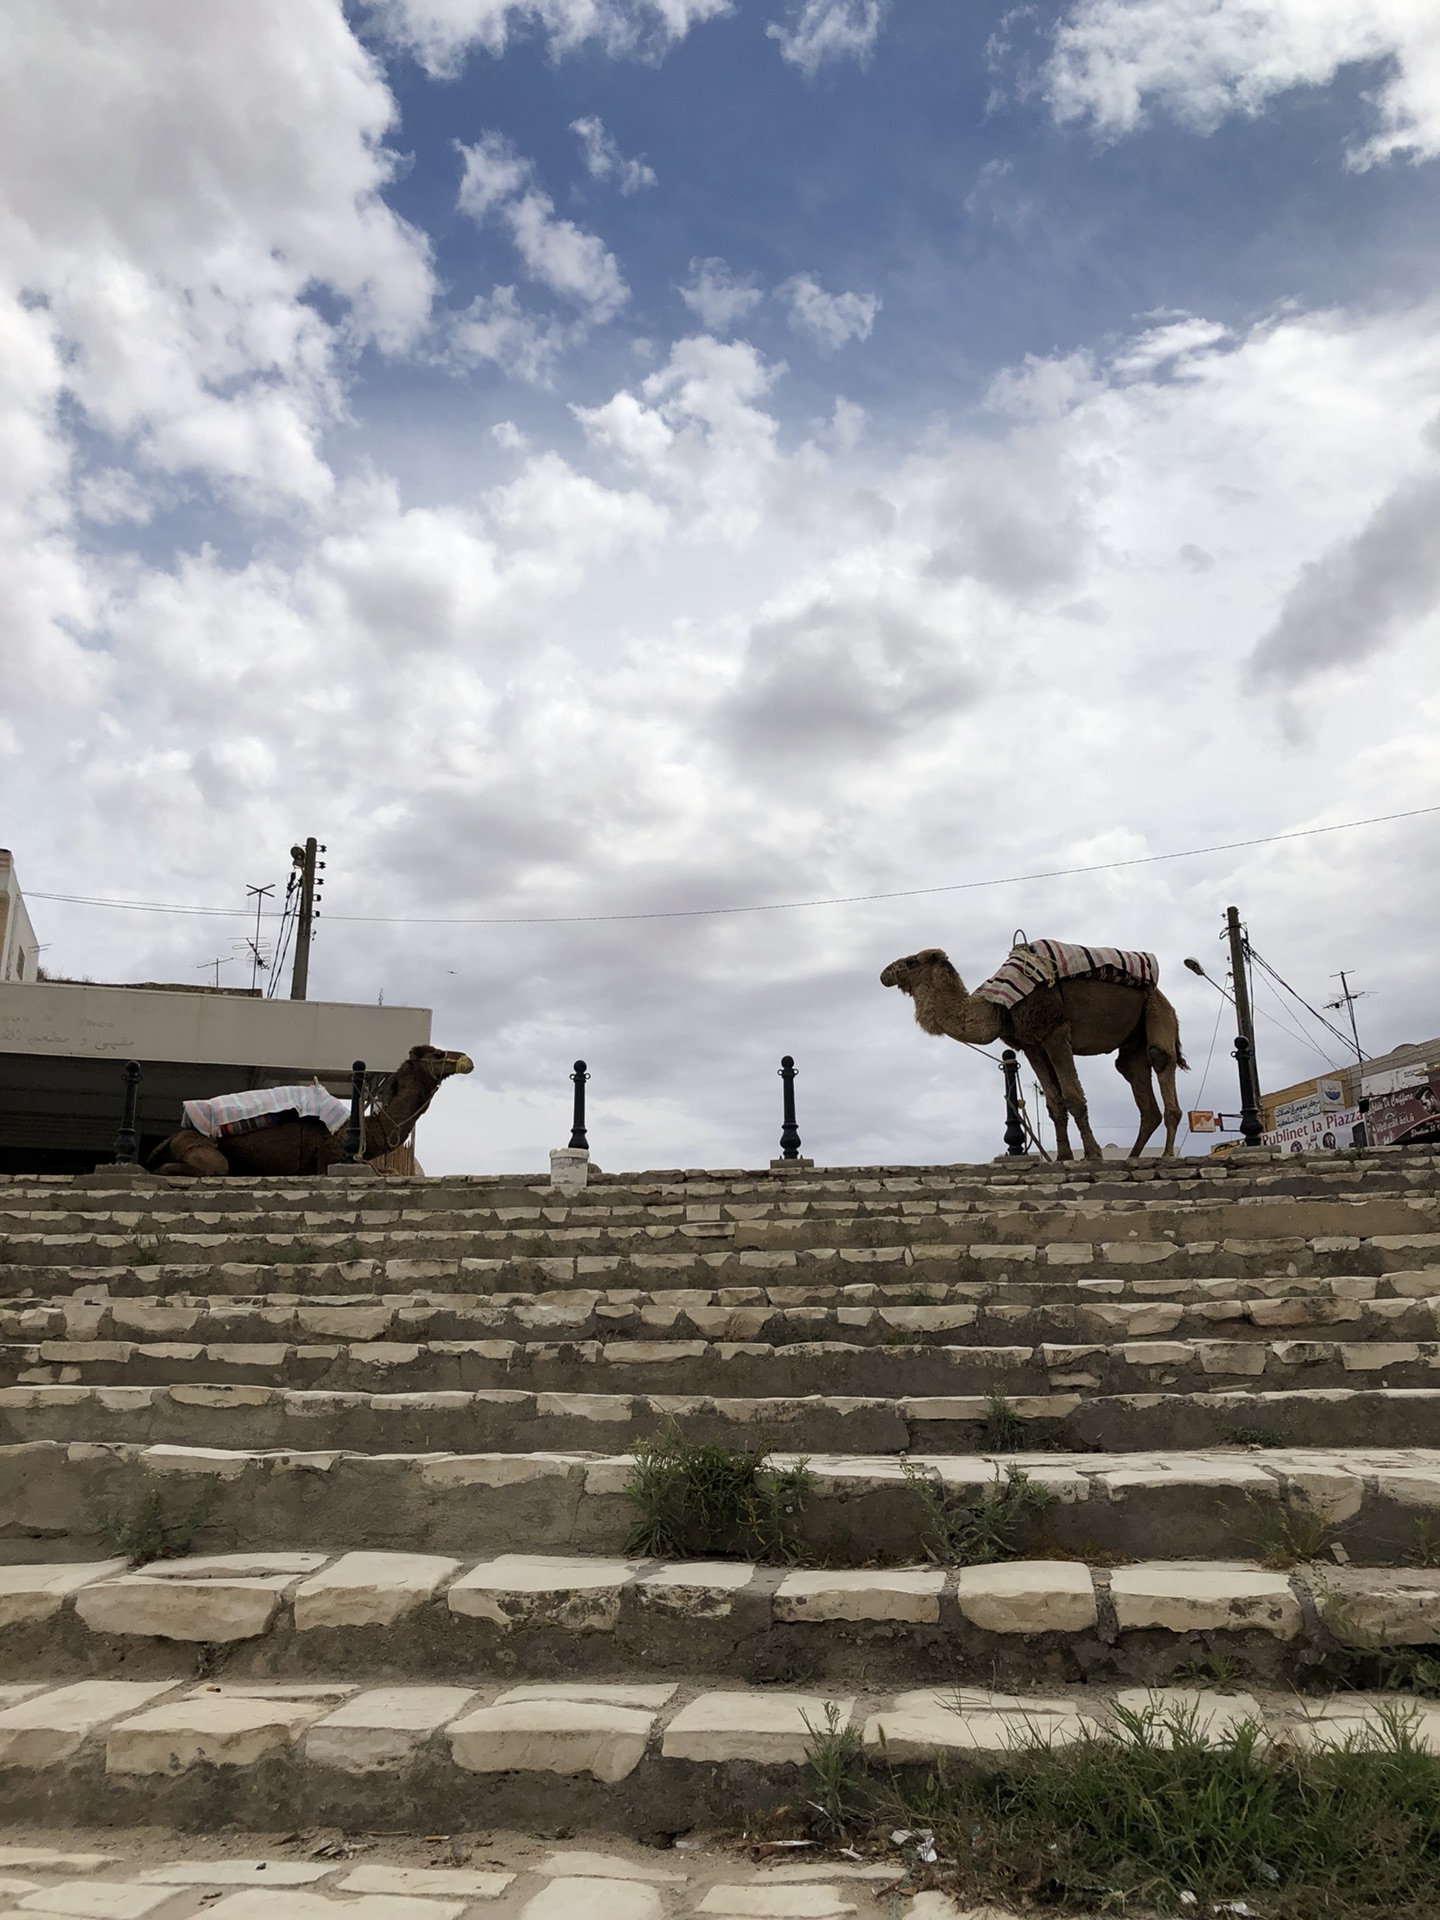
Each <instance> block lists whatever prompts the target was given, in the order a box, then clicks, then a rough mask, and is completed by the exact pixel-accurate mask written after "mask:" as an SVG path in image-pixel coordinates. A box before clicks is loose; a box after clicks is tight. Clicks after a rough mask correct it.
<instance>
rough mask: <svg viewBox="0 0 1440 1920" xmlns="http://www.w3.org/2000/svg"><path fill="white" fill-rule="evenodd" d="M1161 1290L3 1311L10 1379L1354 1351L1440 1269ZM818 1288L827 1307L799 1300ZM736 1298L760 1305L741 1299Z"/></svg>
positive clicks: (61, 1300)
mask: <svg viewBox="0 0 1440 1920" xmlns="http://www.w3.org/2000/svg"><path fill="white" fill-rule="evenodd" d="M1121 1284H1123V1283H1121ZM1141 1284H1142V1286H1143V1285H1144V1284H1145V1283H1143V1282H1142V1283H1141ZM1159 1285H1160V1287H1161V1288H1163V1289H1164V1291H1163V1292H1162V1293H1161V1294H1159V1295H1158V1296H1157V1295H1154V1294H1152V1295H1150V1296H1149V1297H1141V1298H1127V1297H1125V1296H1124V1295H1123V1294H1120V1293H1118V1292H1112V1291H1111V1283H1110V1282H1107V1281H1094V1280H1082V1281H1079V1282H1078V1283H1075V1284H1073V1285H1071V1286H1069V1287H1068V1288H1066V1289H1065V1293H1064V1297H1063V1298H1058V1299H1056V1298H1050V1299H1046V1298H1043V1297H1038V1296H1039V1293H1040V1290H1039V1289H1038V1288H1036V1289H1033V1290H1031V1289H1028V1288H1027V1286H1026V1283H1025V1282H1023V1281H1022V1282H1019V1283H1014V1282H1011V1283H1007V1285H1006V1287H1005V1289H1004V1291H1005V1294H1006V1296H1007V1297H1006V1298H1003V1299H997V1298H995V1297H994V1291H993V1290H992V1289H990V1288H983V1290H982V1286H977V1285H965V1284H964V1283H962V1284H960V1285H950V1286H947V1285H946V1284H945V1283H943V1282H938V1281H935V1282H930V1283H928V1284H926V1283H918V1284H912V1285H911V1286H909V1287H906V1286H903V1285H902V1286H894V1285H888V1284H884V1283H882V1284H879V1285H876V1284H873V1283H866V1282H860V1283H858V1284H852V1285H849V1286H845V1287H839V1288H835V1287H827V1288H824V1289H823V1290H820V1289H813V1288H786V1287H775V1288H765V1289H761V1288H754V1289H749V1288H747V1289H738V1288H715V1287H711V1288H697V1289H685V1288H672V1289H668V1290H663V1291H661V1292H658V1293H656V1292H641V1291H639V1290H638V1289H630V1288H624V1287H616V1288H607V1289H604V1290H601V1289H599V1288H576V1289H574V1290H572V1291H569V1292H564V1291H560V1290H556V1291H555V1292H552V1293H545V1294H534V1293H519V1294H491V1295H477V1296H474V1297H473V1298H471V1297H462V1296H456V1295H450V1296H446V1295H443V1294H442V1295H440V1296H438V1297H436V1298H431V1297H429V1296H425V1295H416V1294H407V1295H398V1296H395V1295H392V1296H388V1297H387V1296H384V1295H364V1294H350V1295H346V1296H340V1297H335V1296H332V1297H330V1298H329V1299H325V1300H313V1301H306V1302H303V1303H302V1302H301V1301H300V1300H299V1299H298V1298H297V1297H295V1296H293V1295H292V1296H289V1297H286V1298H284V1299H282V1300H280V1301H278V1302H277V1301H276V1300H274V1299H273V1298H271V1297H268V1296H260V1297H259V1298H256V1299H253V1300H246V1301H244V1302H239V1301H236V1300H234V1299H233V1298H227V1297H224V1296H221V1297H219V1298H218V1299H212V1298H211V1297H209V1296H205V1297H203V1298H200V1299H195V1298H194V1297H193V1296H191V1297H186V1296H180V1297H177V1296H176V1295H174V1294H169V1295H160V1294H152V1295H147V1296H145V1297H144V1298H142V1299H135V1300H133V1301H132V1300H131V1299H129V1298H127V1297H126V1296H124V1295H118V1296H116V1297H114V1298H111V1297H109V1295H108V1294H106V1293H98V1292H97V1291H96V1290H95V1289H94V1288H93V1287H89V1288H87V1287H85V1286H83V1285H82V1286H80V1287H79V1288H77V1289H76V1290H75V1292H74V1293H72V1294H71V1295H70V1296H69V1297H63V1296H61V1297H52V1298H51V1299H49V1300H48V1301H46V1302H45V1303H43V1304H41V1303H36V1304H35V1305H32V1306H22V1307H11V1308H8V1309H0V1359H3V1364H5V1365H9V1366H12V1367H14V1366H25V1367H34V1366H36V1365H39V1364H42V1361H43V1362H44V1363H47V1364H48V1363H49V1362H51V1361H53V1360H56V1359H57V1358H58V1360H59V1362H60V1364H70V1360H71V1356H68V1355H61V1356H56V1355H53V1354H48V1353H47V1354H44V1355H43V1356H42V1355H41V1354H39V1352H38V1348H39V1347H40V1346H41V1345H52V1344H53V1343H55V1342H72V1343H80V1344H83V1345H93V1344H94V1343H95V1342H97V1341H98V1342H102V1343H107V1342H117V1341H118V1342H129V1343H131V1344H139V1345H144V1344H147V1343H150V1344H153V1343H154V1342H156V1341H162V1342H169V1343H172V1344H173V1343H175V1342H182V1343H187V1344H191V1345H196V1344H199V1345H209V1344H211V1343H219V1344H221V1345H233V1344H235V1343H237V1342H238V1343H242V1344H261V1345H269V1344H273V1343H275V1342H277V1341H278V1342H280V1343H282V1344H285V1345H302V1346H313V1345H314V1344H315V1343H316V1342H317V1341H333V1340H336V1339H339V1340H344V1341H356V1340H359V1341H382V1342H384V1341H402V1342H409V1343H413V1342H416V1341H420V1342H426V1341H431V1340H451V1341H453V1340H476V1339H484V1340H517V1341H524V1340H527V1339H531V1338H533V1336H534V1335H535V1334H536V1333H544V1334H548V1335H550V1336H551V1337H552V1338H565V1339H578V1340H601V1339H613V1338H615V1337H617V1336H626V1337H630V1338H636V1339H645V1340H657V1339H658V1340H664V1339H681V1340H694V1339H702V1340H725V1341H763V1342H768V1343H769V1344H770V1345H772V1346H782V1345H787V1344H792V1343H794V1342H795V1341H805V1340H842V1341H845V1342H847V1343H849V1344H850V1345H858V1346H896V1345H914V1344H926V1343H930V1342H935V1341H940V1342H945V1341H947V1340H949V1339H951V1338H952V1337H953V1336H954V1335H955V1333H957V1332H958V1331H960V1330H962V1329H963V1330H965V1331H966V1332H967V1334H968V1335H969V1336H970V1337H973V1338H975V1339H976V1340H979V1341H982V1342H987V1343H988V1342H989V1341H1000V1342H1003V1343H1006V1344H1008V1343H1010V1342H1012V1341H1020V1340H1023V1341H1051V1340H1061V1341H1074V1340H1077V1339H1078V1340H1082V1341H1097V1340H1098V1341H1109V1342H1113V1341H1115V1340H1116V1339H1148V1338H1155V1337H1157V1336H1166V1335H1172V1334H1173V1335H1175V1336H1176V1337H1177V1338H1181V1339H1184V1338H1189V1337H1199V1338H1202V1339H1208V1338H1213V1337H1215V1336H1217V1335H1218V1336H1220V1337H1222V1338H1225V1339H1230V1340H1234V1339H1248V1338H1252V1337H1253V1338H1256V1339H1262V1338H1265V1337H1267V1336H1273V1334H1274V1332H1275V1330H1276V1329H1285V1330H1287V1331H1292V1330H1296V1329H1301V1328H1341V1329H1343V1337H1344V1338H1345V1339H1346V1340H1349V1341H1357V1340H1359V1341H1363V1340H1384V1341H1390V1340H1395V1339H1426V1338H1428V1337H1429V1336H1430V1335H1432V1334H1433V1333H1435V1332H1436V1331H1437V1328H1440V1267H1435V1268H1431V1269H1429V1270H1426V1269H1418V1270H1415V1271H1411V1272H1405V1273H1398V1274H1389V1275H1385V1276H1382V1277H1374V1276H1369V1275H1359V1274H1356V1275H1344V1276H1339V1277H1336V1278H1331V1279H1324V1280H1309V1281H1298V1280H1297V1281H1293V1282H1292V1281H1290V1280H1289V1279H1288V1277H1279V1278H1271V1279H1268V1280H1264V1281H1255V1280H1241V1281H1236V1282H1235V1283H1234V1284H1233V1290H1232V1287H1231V1286H1230V1285H1228V1284H1227V1283H1226V1282H1224V1281H1219V1280H1207V1281H1188V1282H1183V1283H1179V1285H1180V1287H1183V1293H1182V1292H1180V1290H1179V1287H1177V1286H1176V1285H1175V1283H1166V1282H1161V1283H1159ZM1422 1288H1423V1289H1425V1291H1423V1292H1422V1291H1420V1289H1422ZM817 1291H823V1292H824V1293H826V1294H827V1295H829V1296H830V1297H829V1298H827V1299H824V1300H817V1299H813V1298H812V1299H802V1300H800V1301H795V1300H793V1298H792V1297H791V1296H793V1295H794V1294H795V1293H801V1294H802V1295H803V1294H813V1293H815V1292H817ZM1052 1291H1058V1289H1052ZM737 1292H743V1293H747V1294H748V1293H754V1294H756V1295H758V1296H759V1298H758V1299H756V1300H753V1301H740V1300H736V1299H735V1298H734V1297H733V1296H734V1294H736V1293H737ZM1027 1292H1028V1293H1029V1297H1028V1298H1027V1297H1026V1295H1027ZM722 1295H724V1296H725V1297H724V1298H722V1297H721V1296H722ZM977 1295H978V1296H979V1297H976V1296H977ZM777 1296H778V1297H777ZM1017 1296H1018V1297H1017Z"/></svg>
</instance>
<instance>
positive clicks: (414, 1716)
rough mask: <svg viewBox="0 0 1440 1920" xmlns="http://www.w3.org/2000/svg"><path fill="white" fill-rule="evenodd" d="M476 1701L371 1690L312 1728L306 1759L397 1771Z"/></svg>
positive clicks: (467, 1691) (442, 1693)
mask: <svg viewBox="0 0 1440 1920" xmlns="http://www.w3.org/2000/svg"><path fill="white" fill-rule="evenodd" d="M474 1698H475V1692H474V1689H473V1688H471V1687H371V1688H368V1689H367V1690H366V1691H365V1692H363V1693H361V1694H359V1695H358V1696H357V1697H356V1698H355V1699H353V1700H347V1701H346V1702H345V1704H344V1705H343V1706H341V1707H337V1708H336V1710H335V1711H334V1712H333V1713H330V1714H327V1715H326V1716H325V1718H324V1719H323V1720H320V1721H317V1723H316V1724H315V1725H314V1726H313V1727H311V1729H310V1731H309V1733H308V1734H307V1735H306V1736H305V1757H306V1759H307V1760H311V1761H313V1762H314V1763H315V1765H316V1766H323V1767H335V1768H337V1769H338V1770H339V1771H340V1772H341V1773H355V1774H359V1773H385V1772H394V1771H396V1770H398V1769H399V1768H401V1767H405V1766H408V1765H409V1763H410V1761H411V1760H412V1759H413V1758H414V1757H415V1754H416V1753H417V1752H418V1751H419V1749H420V1748H421V1747H423V1746H424V1745H425V1743H426V1742H427V1741H428V1740H429V1739H430V1737H431V1736H432V1734H435V1733H437V1732H438V1731H439V1729H440V1728H441V1727H444V1726H448V1725H449V1723H450V1722H451V1721H452V1720H455V1719H458V1718H459V1716H460V1715H461V1714H462V1713H463V1712H464V1711H465V1709H466V1707H467V1706H469V1704H470V1703H471V1701H472V1700H473V1699H474ZM376 1891H382V1889H376Z"/></svg>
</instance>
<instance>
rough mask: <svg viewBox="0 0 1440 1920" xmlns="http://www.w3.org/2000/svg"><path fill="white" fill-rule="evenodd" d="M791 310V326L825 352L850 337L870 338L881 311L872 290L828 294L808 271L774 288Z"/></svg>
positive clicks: (838, 345) (841, 344)
mask: <svg viewBox="0 0 1440 1920" xmlns="http://www.w3.org/2000/svg"><path fill="white" fill-rule="evenodd" d="M775 291H776V293H777V294H778V295H779V297H780V298H781V299H782V300H783V301H784V302H785V304H786V305H787V306H788V307H789V309H790V325H791V327H792V328H793V329H794V331H795V332H796V333H803V334H806V335H808V337H809V338H810V339H811V340H813V341H814V342H815V344H816V346H818V347H820V348H821V349H822V350H823V351H824V352H826V353H834V352H835V351H836V350H837V349H838V348H840V347H843V346H844V345H845V344H846V342H847V341H850V340H868V339H869V338H870V330H871V328H872V327H873V326H874V325H875V316H876V314H877V313H878V312H879V311H880V301H879V299H878V298H877V297H876V296H875V295H874V294H873V293H826V291H825V289H824V288H823V287H822V286H821V285H820V282H819V281H818V280H817V279H816V278H815V277H814V275H813V274H809V273H797V274H796V275H795V277H794V278H793V279H791V280H787V281H786V282H785V283H784V285H783V286H779V287H777V288H776V289H775Z"/></svg>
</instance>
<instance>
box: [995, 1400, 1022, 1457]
mask: <svg viewBox="0 0 1440 1920" xmlns="http://www.w3.org/2000/svg"><path fill="white" fill-rule="evenodd" d="M1024 1445H1025V1422H1024V1421H1023V1420H1022V1419H1021V1418H1020V1416H1019V1414H1018V1413H1016V1411H1015V1409H1014V1408H1013V1407H1012V1406H1011V1405H1010V1402H1009V1401H1008V1400H1007V1399H1006V1397H1005V1395H1004V1394H1003V1393H992V1394H990V1395H989V1397H988V1398H987V1399H986V1402H985V1451H986V1452H987V1453H1019V1452H1020V1451H1021V1450H1022V1449H1023V1448H1024Z"/></svg>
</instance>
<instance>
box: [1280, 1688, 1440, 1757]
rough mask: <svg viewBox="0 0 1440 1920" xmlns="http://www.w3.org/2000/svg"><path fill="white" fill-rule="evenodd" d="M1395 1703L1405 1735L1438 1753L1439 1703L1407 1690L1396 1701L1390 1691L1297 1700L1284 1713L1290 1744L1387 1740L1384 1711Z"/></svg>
mask: <svg viewBox="0 0 1440 1920" xmlns="http://www.w3.org/2000/svg"><path fill="white" fill-rule="evenodd" d="M1397 1704H1398V1705H1399V1706H1400V1707H1401V1709H1402V1710H1403V1712H1404V1714H1405V1719H1406V1725H1407V1730H1408V1733H1409V1737H1410V1738H1411V1739H1413V1740H1414V1741H1415V1743H1416V1744H1417V1745H1418V1746H1421V1747H1423V1748H1425V1750H1426V1751H1427V1752H1429V1753H1440V1705H1437V1704H1436V1703H1435V1702H1433V1701H1429V1700H1417V1699H1416V1698H1414V1696H1413V1695H1410V1694H1406V1695H1403V1696H1402V1697H1401V1698H1400V1699H1399V1701H1398V1702H1397V1700H1396V1696H1395V1695H1394V1694H1391V1695H1389V1696H1388V1697H1387V1696H1385V1695H1371V1696H1368V1697H1367V1696H1366V1695H1364V1694H1359V1693H1350V1694H1343V1695H1341V1696H1340V1697H1339V1698H1337V1699H1333V1700H1325V1701H1319V1702H1316V1703H1315V1704H1314V1705H1310V1704H1309V1703H1298V1702H1297V1704H1296V1707H1295V1709H1294V1710H1293V1712H1292V1713H1291V1714H1288V1715H1287V1716H1286V1720H1287V1725H1286V1735H1287V1737H1288V1738H1289V1740H1290V1741H1291V1742H1292V1744H1293V1745H1295V1746H1297V1747H1301V1748H1313V1747H1320V1746H1338V1745H1340V1744H1341V1742H1343V1741H1345V1740H1353V1739H1372V1740H1375V1741H1376V1742H1377V1743H1385V1744H1388V1741H1389V1737H1390V1736H1389V1730H1388V1724H1387V1720H1386V1715H1387V1712H1388V1713H1393V1711H1394V1709H1395V1707H1396V1705H1397Z"/></svg>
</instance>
